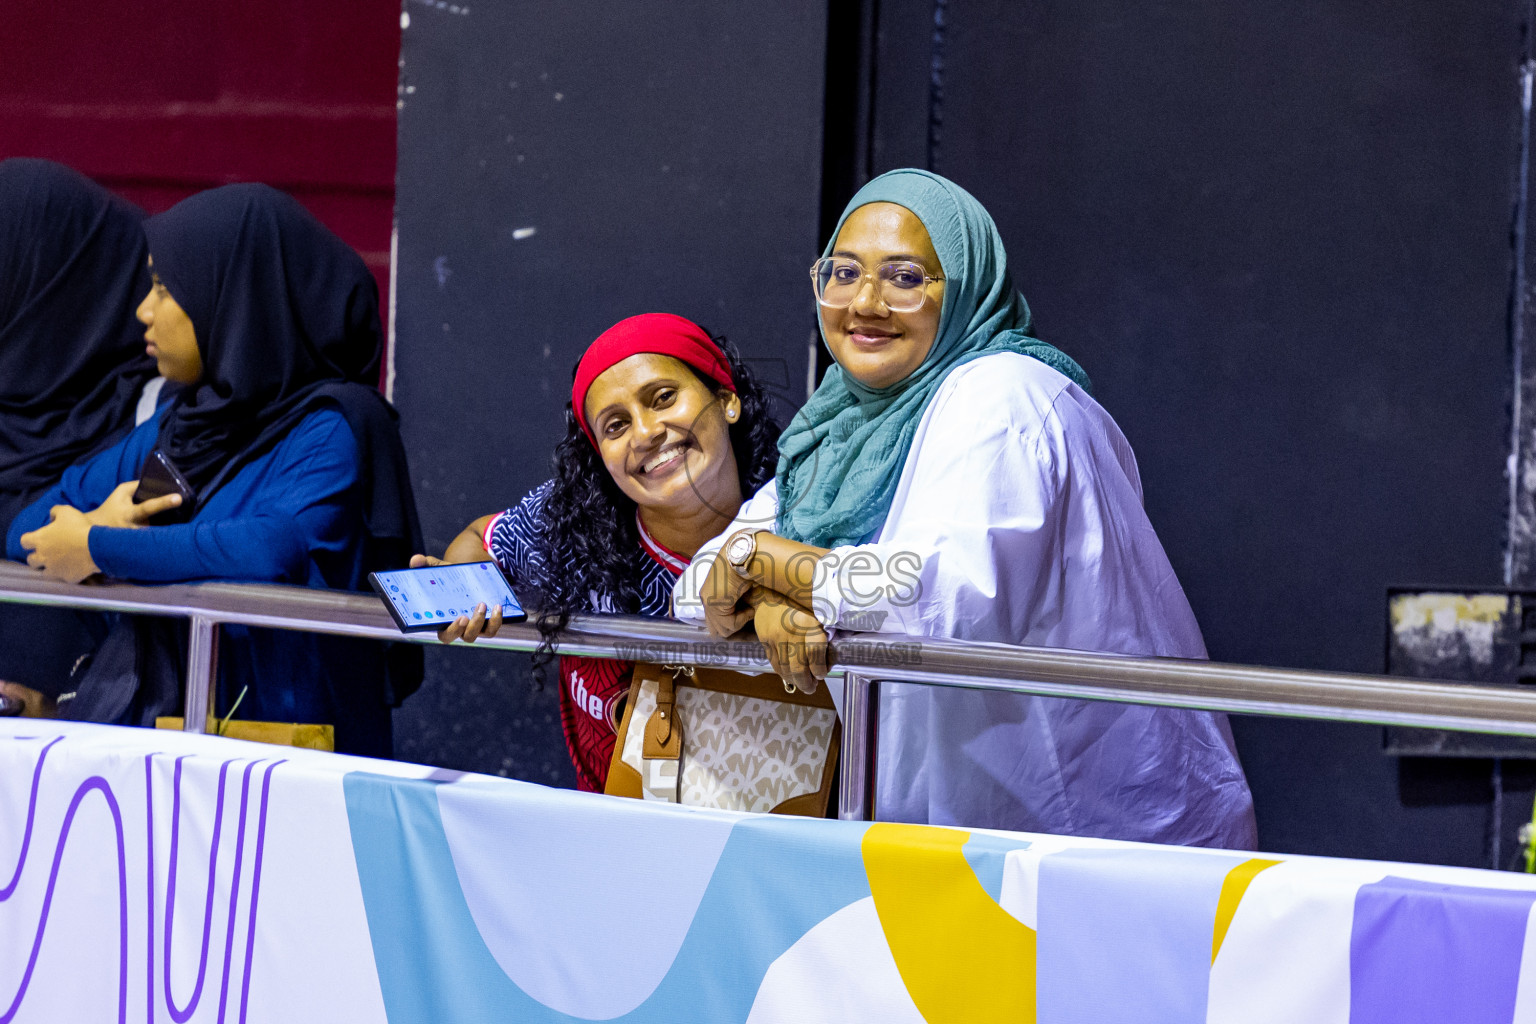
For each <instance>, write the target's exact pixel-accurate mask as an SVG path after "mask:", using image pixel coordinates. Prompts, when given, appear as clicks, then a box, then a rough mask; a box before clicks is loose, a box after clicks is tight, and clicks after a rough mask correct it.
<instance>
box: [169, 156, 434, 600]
mask: <svg viewBox="0 0 1536 1024" xmlns="http://www.w3.org/2000/svg"><path fill="white" fill-rule="evenodd" d="M144 231H145V233H146V234H147V235H148V236H149V250H150V256H151V258H152V259H153V260H154V271H155V273H156V274H158V275H159V277H160V280H161V282H162V283H163V284H164V285H165V287H166V289H167V290H168V291H169V292H170V294H171V297H172V298H174V299H175V300H176V302H177V304H178V305H180V306H181V308H182V309H183V310H184V311H185V312H186V314H187V316H188V317H189V318H190V319H191V321H192V328H193V331H194V332H195V334H196V335H197V346H198V350H199V352H200V353H201V355H202V360H203V379H202V381H201V382H200V383H199V384H197V385H196V386H195V387H189V388H187V389H186V391H185V392H183V394H182V396H181V397H180V398H179V399H178V400H177V401H176V403H175V404H173V405H172V406H171V407H170V408H168V409H167V410H166V411H165V413H164V414H163V416H162V418H161V422H160V436H159V440H158V442H157V445H156V446H157V448H159V450H161V451H163V452H164V453H165V454H166V455H167V456H168V457H169V458H170V460H171V462H172V463H173V464H175V466H176V467H177V468H178V469H179V470H180V471H181V473H182V475H184V476H185V477H186V478H187V481H188V482H189V483H190V484H191V485H192V487H193V489H194V490H195V491H196V492H197V498H196V501H195V506H196V507H201V506H202V505H203V504H205V503H206V502H207V500H208V498H209V497H210V496H212V495H213V494H214V493H215V492H216V491H217V490H218V489H219V487H221V486H222V485H223V484H224V483H225V482H226V481H227V480H229V479H231V478H232V477H233V476H234V475H235V474H236V473H238V472H239V471H240V469H241V468H242V467H244V466H246V465H247V464H249V463H250V462H251V461H252V460H254V459H256V458H258V457H260V456H261V455H262V454H264V453H265V452H267V451H269V450H271V448H272V447H273V446H274V445H276V444H277V443H278V442H279V441H280V440H282V438H283V437H285V436H286V435H287V434H288V432H289V431H290V430H292V429H293V428H294V427H295V426H296V425H297V424H298V423H299V421H300V420H302V419H303V418H304V417H305V416H307V415H308V414H309V413H311V412H313V411H314V410H315V409H316V408H318V407H319V406H321V405H324V404H332V405H335V406H338V407H339V408H340V410H341V412H342V413H343V414H344V415H345V416H346V418H347V422H348V424H349V425H350V426H351V428H352V433H353V435H354V437H355V438H356V440H357V444H358V449H359V452H360V454H361V456H362V459H363V466H362V479H363V482H364V485H365V488H366V490H365V492H364V495H363V514H364V517H365V520H366V524H367V528H368V532H369V543H370V545H371V548H372V553H371V554H370V555H369V557H368V559H367V560H368V562H369V563H370V564H369V565H368V568H369V569H377V568H384V567H394V566H400V565H404V564H405V562H406V560H407V559H409V557H410V555H411V553H412V552H413V551H419V550H421V544H422V541H421V536H420V527H419V526H418V523H417V518H416V504H415V500H414V498H413V497H412V494H411V484H410V476H409V474H408V473H407V471H406V466H405V453H404V449H403V448H402V446H401V443H400V432H399V428H398V425H397V417H396V414H395V411H394V409H393V408H392V407H391V406H390V405H389V403H388V402H386V401H385V400H384V399H383V397H382V396H380V395H379V393H378V390H377V387H376V385H377V382H378V379H379V363H380V359H381V357H382V353H383V334H382V332H381V330H380V327H379V292H378V285H377V284H375V283H374V280H373V275H372V274H371V273H369V272H368V268H367V267H366V266H364V264H363V261H362V258H361V257H359V256H358V255H357V253H356V252H354V251H353V250H352V248H351V247H350V246H348V245H347V244H346V243H345V242H343V241H342V240H341V239H339V238H337V237H336V236H335V235H333V234H332V233H331V232H330V231H329V230H328V229H327V228H326V227H325V226H324V225H322V224H321V223H320V222H319V221H317V220H316V219H315V218H314V217H313V216H311V215H310V213H309V212H308V211H307V210H305V209H304V207H302V206H300V205H299V203H298V202H297V201H296V200H294V199H293V198H292V197H291V196H288V195H286V194H285V193H282V192H279V191H277V190H276V189H274V188H269V187H268V186H266V185H255V184H247V185H226V186H225V187H223V188H216V189H212V190H210V191H207V192H201V193H199V194H197V195H195V196H192V197H191V198H189V199H185V200H183V201H182V202H180V203H177V204H176V205H175V206H174V207H172V208H171V209H169V210H167V211H166V212H165V213H162V214H159V215H158V216H155V217H151V218H150V219H149V220H147V221H145V223H144Z"/></svg>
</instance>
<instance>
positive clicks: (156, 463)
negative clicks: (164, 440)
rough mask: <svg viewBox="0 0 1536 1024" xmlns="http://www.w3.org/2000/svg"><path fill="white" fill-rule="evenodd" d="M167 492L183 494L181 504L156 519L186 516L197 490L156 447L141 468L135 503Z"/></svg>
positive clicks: (134, 496)
mask: <svg viewBox="0 0 1536 1024" xmlns="http://www.w3.org/2000/svg"><path fill="white" fill-rule="evenodd" d="M167 494H179V495H181V505H180V506H178V507H177V508H174V509H170V510H168V511H165V512H162V513H160V515H158V516H156V517H155V518H156V519H161V518H162V517H163V518H164V519H171V518H172V517H173V516H178V517H179V516H186V515H188V514H190V512H191V509H192V501H193V499H194V498H196V497H197V492H196V491H195V490H193V489H192V485H191V484H189V483H187V478H186V477H184V476H182V475H181V471H180V470H178V469H177V468H176V465H175V463H173V462H171V460H170V459H169V458H167V457H166V455H165V453H164V452H162V451H161V450H160V449H158V448H156V449H155V450H154V451H152V452H150V453H149V458H147V459H145V460H144V465H143V466H142V467H141V468H140V469H139V486H138V489H137V490H135V491H134V492H133V502H134V504H135V505H137V504H139V503H140V502H145V501H149V500H150V499H151V498H160V497H164V496H165V495H167Z"/></svg>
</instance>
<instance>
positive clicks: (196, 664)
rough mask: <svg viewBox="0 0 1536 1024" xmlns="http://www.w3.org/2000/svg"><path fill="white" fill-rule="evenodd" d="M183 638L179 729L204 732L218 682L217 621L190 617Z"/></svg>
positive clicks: (204, 617) (199, 616)
mask: <svg viewBox="0 0 1536 1024" xmlns="http://www.w3.org/2000/svg"><path fill="white" fill-rule="evenodd" d="M190 625H191V627H192V628H191V635H190V637H189V639H188V641H187V693H186V698H185V699H184V700H183V701H182V705H183V707H184V709H185V710H184V712H183V717H182V720H181V728H182V729H183V730H184V731H185V732H207V731H208V707H209V703H210V702H211V701H212V699H213V690H214V687H215V686H216V685H217V684H218V681H219V623H218V620H217V619H210V618H208V617H207V616H206V615H194V616H192V618H191V620H190Z"/></svg>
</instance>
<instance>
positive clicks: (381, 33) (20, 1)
mask: <svg viewBox="0 0 1536 1024" xmlns="http://www.w3.org/2000/svg"><path fill="white" fill-rule="evenodd" d="M4 15H5V30H4V31H3V32H0V157H8V156H31V157H46V158H47V159H50V160H58V161H60V162H62V163H66V164H69V165H70V166H71V167H74V168H75V169H76V170H78V171H81V172H82V173H84V174H88V175H90V176H91V177H93V178H95V179H96V180H98V181H100V182H101V183H102V184H104V185H106V186H108V187H109V188H112V189H114V190H116V191H117V192H119V193H121V194H122V195H123V196H125V197H126V198H128V199H129V200H131V201H132V202H134V203H137V204H138V205H139V206H141V207H143V208H144V209H145V210H147V211H149V212H150V213H158V212H160V211H161V210H164V209H166V208H167V207H169V206H171V205H172V204H173V203H175V202H177V201H178V200H180V199H182V198H184V197H186V196H188V195H191V194H192V193H193V192H196V191H199V190H201V189H205V188H210V187H212V186H215V185H223V184H226V183H228V182H233V181H264V182H267V183H268V184H271V185H276V186H278V187H279V188H284V189H287V190H288V191H289V192H292V193H293V194H294V195H295V196H297V197H298V199H299V200H300V201H301V202H303V203H304V204H305V205H306V206H307V207H309V209H310V210H311V211H313V212H314V214H315V215H316V216H317V217H319V218H320V219H321V220H322V221H324V222H325V223H326V225H327V226H329V227H330V228H331V230H333V231H335V232H336V233H337V234H338V235H340V236H341V237H342V238H343V239H345V240H346V241H347V242H348V243H349V244H351V245H352V246H353V247H354V248H356V249H357V250H358V251H359V252H360V253H361V254H362V256H363V259H364V260H365V261H367V263H368V266H369V267H370V268H371V269H372V270H373V272H374V275H375V276H376V277H377V278H378V280H379V287H380V293H381V294H384V293H385V291H386V290H387V288H388V284H389V232H390V220H391V211H392V209H393V205H394V193H395V182H394V177H395V102H394V101H395V76H396V72H397V62H398V59H399V51H400V24H399V3H398V0H335V2H333V3H325V4H316V3H309V2H306V0H268V2H263V3H244V2H232V3H207V2H205V0H69V2H67V3H58V2H56V0H6V3H5V6H4Z"/></svg>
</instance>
